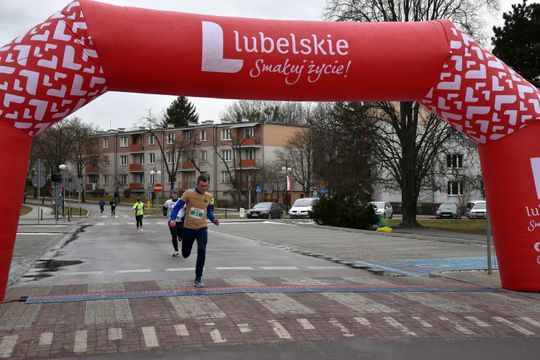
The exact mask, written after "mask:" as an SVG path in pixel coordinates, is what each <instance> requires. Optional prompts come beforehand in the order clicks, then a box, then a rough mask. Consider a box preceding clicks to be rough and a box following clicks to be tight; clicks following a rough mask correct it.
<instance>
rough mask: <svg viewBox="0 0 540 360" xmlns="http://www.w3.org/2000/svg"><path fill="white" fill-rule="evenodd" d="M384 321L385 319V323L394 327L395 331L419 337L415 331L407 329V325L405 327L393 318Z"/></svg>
mask: <svg viewBox="0 0 540 360" xmlns="http://www.w3.org/2000/svg"><path fill="white" fill-rule="evenodd" d="M383 319H384V321H386V322H387V323H388V325H390V326H392V327H393V328H395V329H398V330H399V331H401V332H402V333H403V334H405V335H409V336H418V335H416V333H415V332H414V331H411V330H409V329H407V327H406V326H405V325H403V324H402V323H400V322H399V321H397V320H396V319H394V318H393V317H391V316H386V317H384V318H383Z"/></svg>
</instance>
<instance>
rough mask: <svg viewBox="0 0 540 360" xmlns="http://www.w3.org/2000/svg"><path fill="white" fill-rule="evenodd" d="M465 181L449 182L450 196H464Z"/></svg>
mask: <svg viewBox="0 0 540 360" xmlns="http://www.w3.org/2000/svg"><path fill="white" fill-rule="evenodd" d="M463 185H464V184H463V181H449V182H448V195H463V187H464V186H463Z"/></svg>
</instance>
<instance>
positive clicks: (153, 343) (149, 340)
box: [142, 326, 159, 348]
mask: <svg viewBox="0 0 540 360" xmlns="http://www.w3.org/2000/svg"><path fill="white" fill-rule="evenodd" d="M142 332H143V338H144V344H145V345H146V347H147V348H152V347H159V342H158V339H157V334H156V329H155V328H154V327H153V326H145V327H143V328H142Z"/></svg>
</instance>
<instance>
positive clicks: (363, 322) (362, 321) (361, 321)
mask: <svg viewBox="0 0 540 360" xmlns="http://www.w3.org/2000/svg"><path fill="white" fill-rule="evenodd" d="M354 321H356V322H357V323H359V324H360V325H364V326H367V327H369V328H370V327H371V323H370V322H369V320H368V319H366V318H363V317H355V318H354Z"/></svg>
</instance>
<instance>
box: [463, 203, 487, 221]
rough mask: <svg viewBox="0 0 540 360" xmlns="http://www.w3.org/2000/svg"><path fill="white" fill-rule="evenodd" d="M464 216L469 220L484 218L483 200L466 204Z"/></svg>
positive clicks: (484, 207)
mask: <svg viewBox="0 0 540 360" xmlns="http://www.w3.org/2000/svg"><path fill="white" fill-rule="evenodd" d="M465 216H466V217H468V218H469V219H485V218H486V202H485V201H484V200H477V201H471V202H469V203H467V212H466V213H465Z"/></svg>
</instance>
